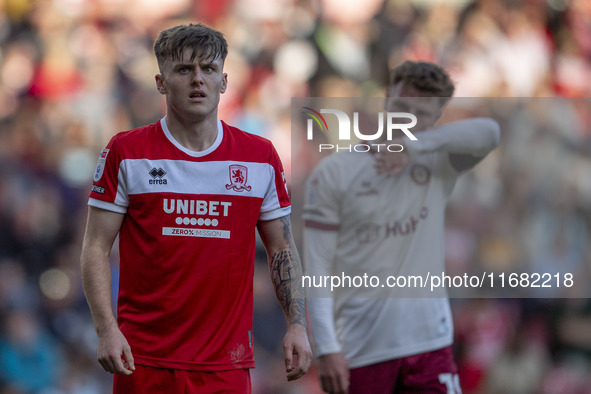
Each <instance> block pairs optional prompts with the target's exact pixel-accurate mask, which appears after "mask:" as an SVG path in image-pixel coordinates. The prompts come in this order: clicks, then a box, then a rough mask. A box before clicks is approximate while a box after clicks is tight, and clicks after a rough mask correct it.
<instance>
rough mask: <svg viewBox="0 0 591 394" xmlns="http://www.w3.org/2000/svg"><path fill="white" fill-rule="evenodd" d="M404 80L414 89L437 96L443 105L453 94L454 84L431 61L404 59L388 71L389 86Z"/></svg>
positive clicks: (441, 68)
mask: <svg viewBox="0 0 591 394" xmlns="http://www.w3.org/2000/svg"><path fill="white" fill-rule="evenodd" d="M399 82H406V83H409V84H411V85H412V86H414V87H415V88H416V89H418V90H420V91H422V92H425V93H427V94H430V95H432V96H433V97H438V98H440V99H441V100H440V101H441V106H444V105H445V104H446V103H447V102H448V101H449V99H450V98H451V97H452V96H453V94H454V89H455V87H454V84H453V82H452V81H451V78H450V77H449V75H448V74H447V72H446V71H445V70H444V69H443V67H440V66H438V65H436V64H433V63H428V62H413V61H410V60H407V61H405V62H404V63H402V64H400V65H399V66H397V67H395V68H393V69H392V71H390V77H389V86H390V88H392V87H393V86H394V85H396V84H398V83H399Z"/></svg>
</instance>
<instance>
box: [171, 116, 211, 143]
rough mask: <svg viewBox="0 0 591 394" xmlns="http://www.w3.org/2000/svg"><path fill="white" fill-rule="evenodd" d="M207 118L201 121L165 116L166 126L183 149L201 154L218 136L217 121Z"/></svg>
mask: <svg viewBox="0 0 591 394" xmlns="http://www.w3.org/2000/svg"><path fill="white" fill-rule="evenodd" d="M215 115H216V116H208V117H207V118H204V119H203V120H192V121H188V120H184V119H180V118H179V117H177V116H175V115H174V114H167V115H166V125H167V126H168V130H169V131H170V134H171V135H172V137H173V138H174V139H175V140H176V141H177V142H178V143H179V144H181V145H182V146H184V147H185V148H187V149H189V150H192V151H195V152H201V151H204V150H206V149H208V148H209V147H210V146H212V145H213V143H214V142H215V140H216V137H217V135H218V119H217V114H215Z"/></svg>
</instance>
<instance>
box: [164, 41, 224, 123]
mask: <svg viewBox="0 0 591 394" xmlns="http://www.w3.org/2000/svg"><path fill="white" fill-rule="evenodd" d="M192 53H193V49H192V48H186V49H185V50H184V51H183V54H182V57H181V59H179V60H172V59H168V60H167V61H166V62H165V63H164V66H163V69H162V70H161V72H162V74H158V75H156V87H157V88H158V91H159V92H160V93H161V94H165V95H166V106H167V112H168V113H170V112H173V113H174V114H175V115H176V116H178V117H179V118H181V119H184V120H187V121H193V120H194V121H201V120H204V119H205V118H207V117H208V116H214V117H216V118H217V107H218V104H219V101H220V94H221V93H224V92H225V91H226V87H227V84H228V76H227V74H226V73H224V72H223V67H224V63H223V61H222V60H221V59H216V60H211V59H201V58H199V56H196V57H195V59H193V60H192V61H191V55H192Z"/></svg>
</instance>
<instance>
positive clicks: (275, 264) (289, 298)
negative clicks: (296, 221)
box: [270, 218, 306, 326]
mask: <svg viewBox="0 0 591 394" xmlns="http://www.w3.org/2000/svg"><path fill="white" fill-rule="evenodd" d="M281 223H282V225H283V237H284V238H285V240H286V241H288V244H289V248H288V249H284V250H280V251H278V252H276V253H274V254H273V256H271V260H270V269H271V279H272V281H273V286H274V287H275V293H276V294H277V299H278V300H279V303H280V304H281V307H282V308H283V310H284V311H285V314H286V316H287V320H288V324H293V323H298V324H302V325H303V326H306V310H305V298H304V292H303V289H302V287H301V277H302V266H301V263H300V259H299V256H298V253H297V251H296V250H295V246H294V245H293V240H292V237H291V226H290V222H289V218H282V219H281Z"/></svg>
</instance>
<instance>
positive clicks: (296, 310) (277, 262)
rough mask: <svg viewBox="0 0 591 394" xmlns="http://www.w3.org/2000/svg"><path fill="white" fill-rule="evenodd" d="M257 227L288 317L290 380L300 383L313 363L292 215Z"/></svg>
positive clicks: (286, 345)
mask: <svg viewBox="0 0 591 394" xmlns="http://www.w3.org/2000/svg"><path fill="white" fill-rule="evenodd" d="M257 227H258V230H259V234H260V236H261V239H262V241H263V244H264V245H265V249H266V250H267V257H268V261H269V271H270V273H271V281H272V282H273V286H274V288H275V294H276V295H277V299H278V300H279V303H280V304H281V307H282V308H283V312H284V313H285V317H286V318H287V333H286V335H285V338H284V339H283V351H284V353H285V370H286V372H287V380H290V381H291V380H296V379H298V378H300V377H301V376H303V375H304V374H305V373H306V372H307V371H308V368H309V367H310V363H311V362H312V351H311V349H310V343H309V342H308V334H307V332H306V307H305V296H304V291H303V288H302V284H301V281H302V264H301V262H300V257H299V255H298V252H297V250H296V247H295V243H294V241H293V236H292V232H291V221H290V218H289V216H284V217H282V218H278V219H274V220H269V221H259V223H258V226H257Z"/></svg>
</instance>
